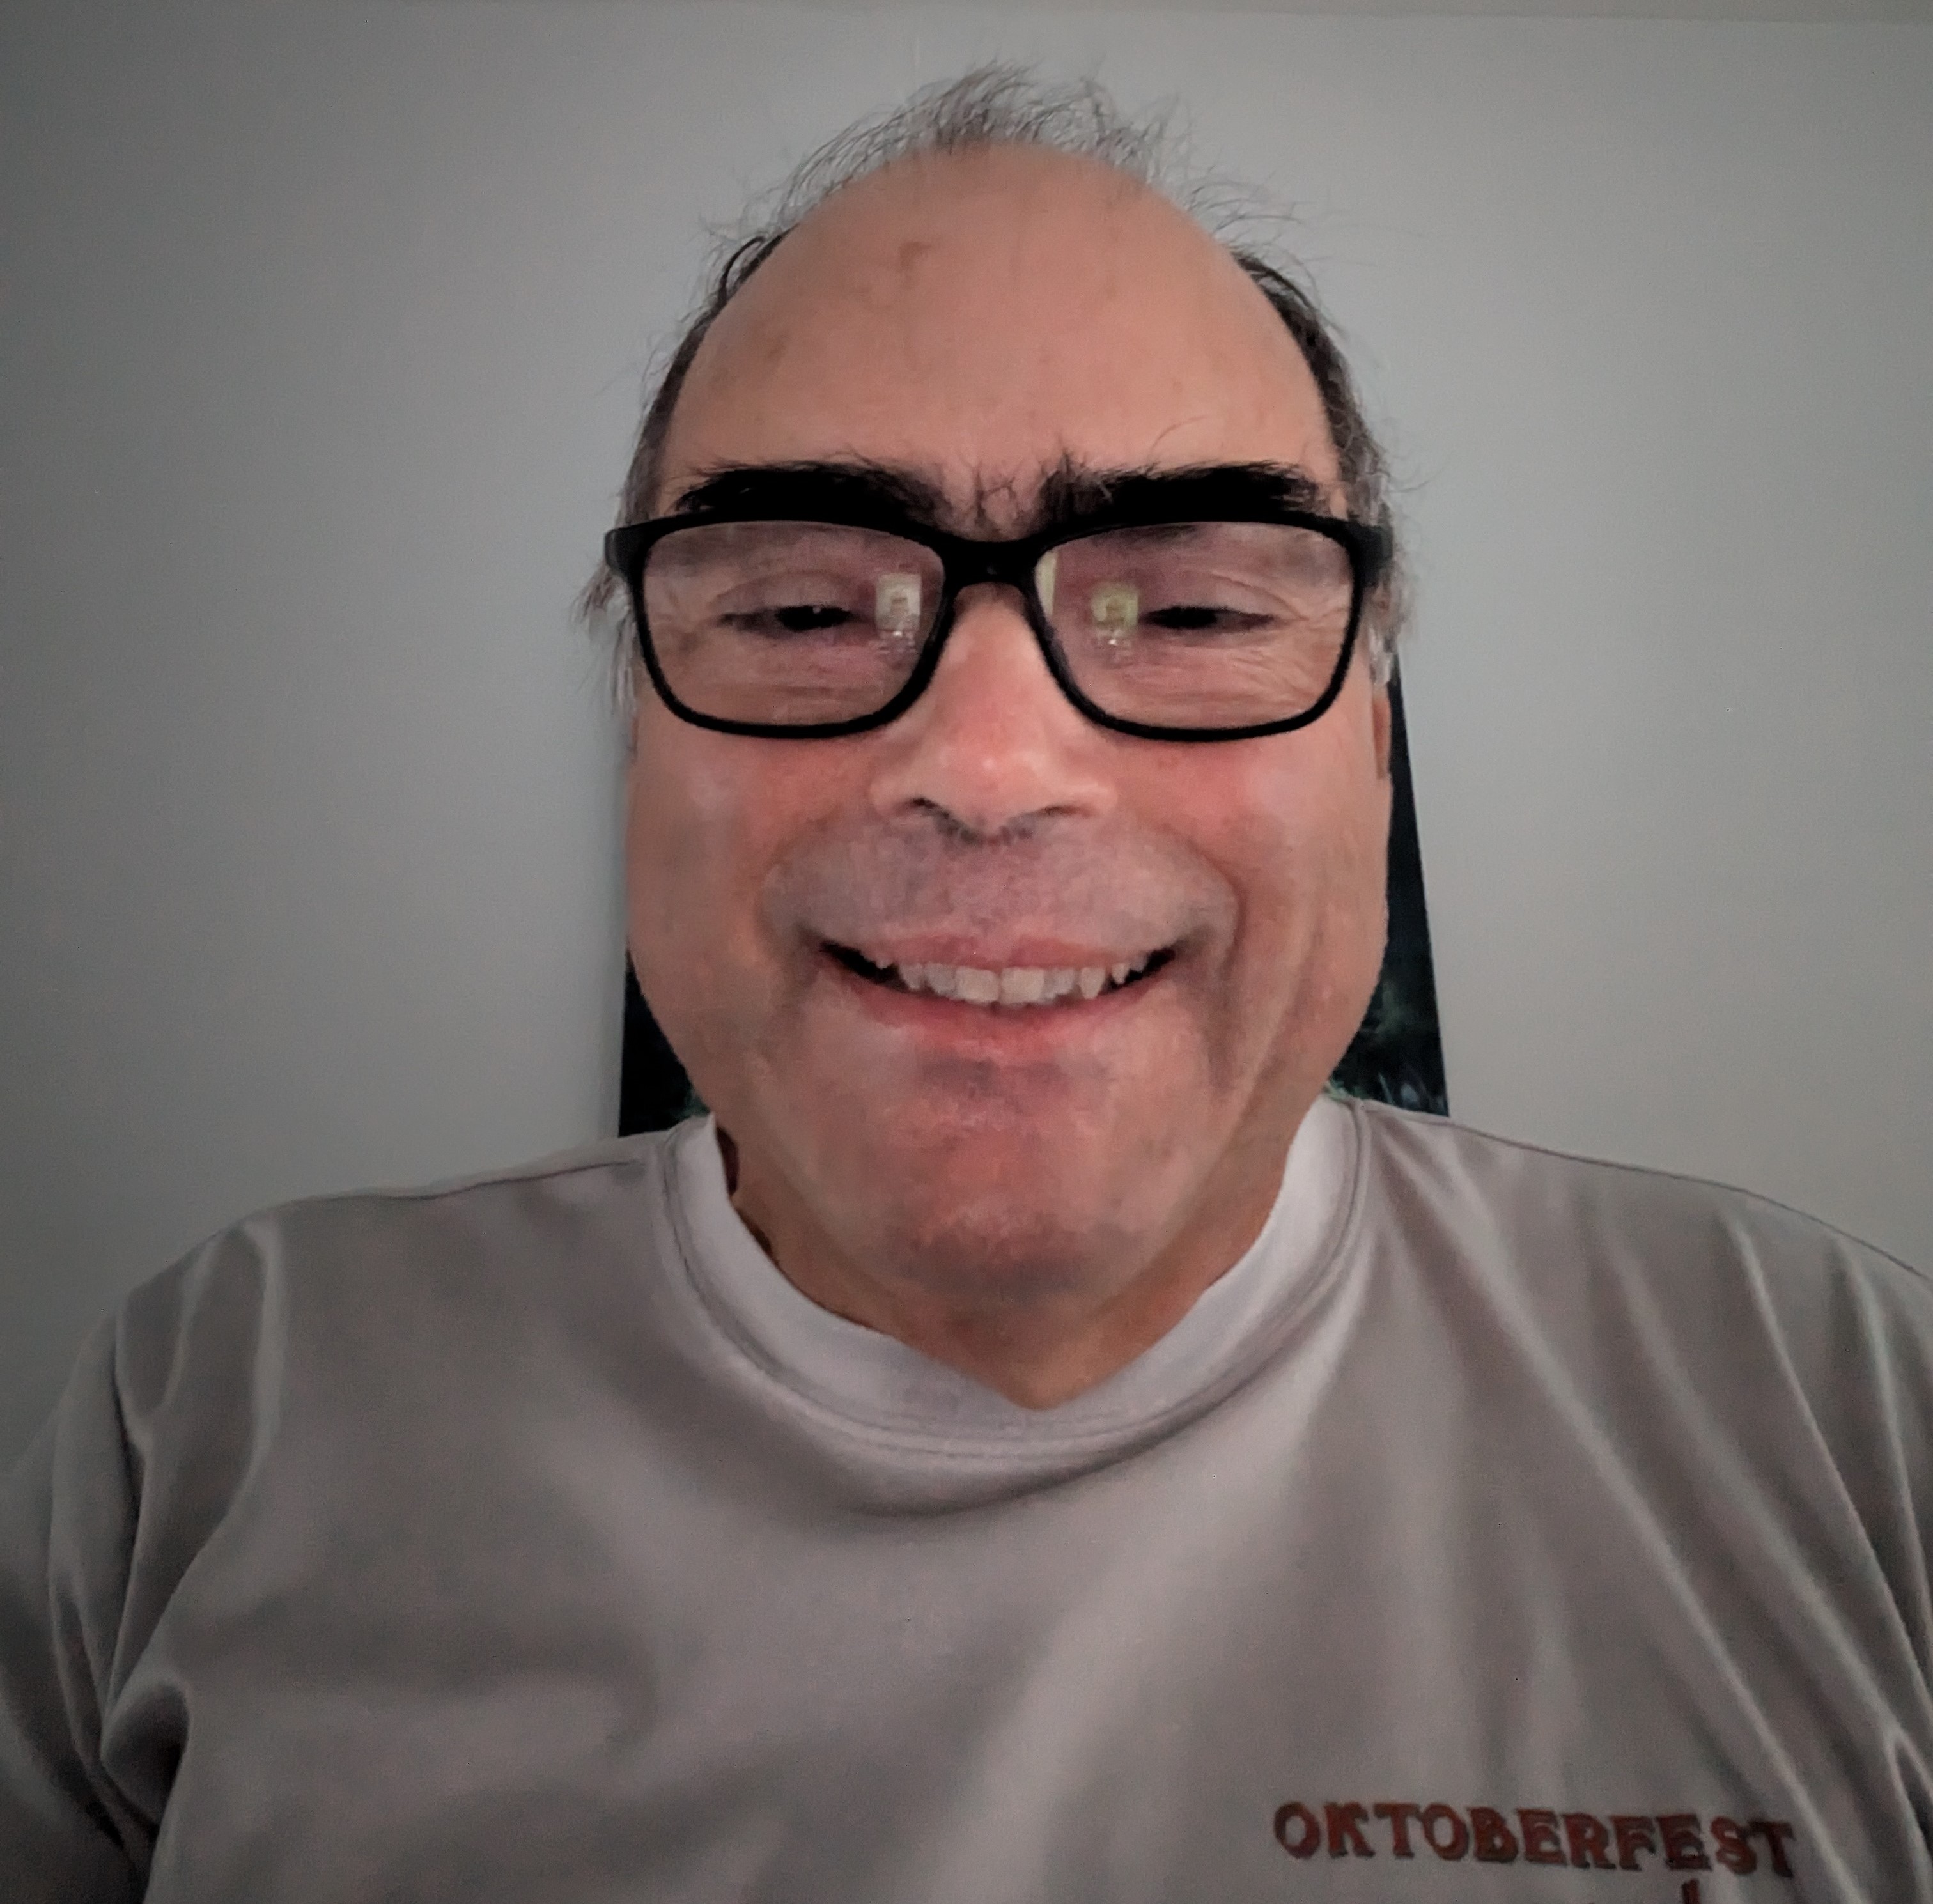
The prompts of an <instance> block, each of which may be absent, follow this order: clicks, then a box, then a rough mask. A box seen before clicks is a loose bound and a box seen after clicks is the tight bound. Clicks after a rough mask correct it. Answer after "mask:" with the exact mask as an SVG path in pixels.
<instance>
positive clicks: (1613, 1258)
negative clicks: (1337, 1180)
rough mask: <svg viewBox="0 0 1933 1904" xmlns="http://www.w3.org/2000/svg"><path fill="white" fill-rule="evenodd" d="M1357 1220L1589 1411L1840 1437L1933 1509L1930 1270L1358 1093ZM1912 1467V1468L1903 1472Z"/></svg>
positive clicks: (1637, 1423)
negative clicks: (1368, 1100)
mask: <svg viewBox="0 0 1933 1904" xmlns="http://www.w3.org/2000/svg"><path fill="white" fill-rule="evenodd" d="M1355 1109H1356V1115H1357V1126H1358V1129H1359V1131H1360V1133H1361V1150H1362V1164H1361V1169H1360V1176H1359V1182H1358V1188H1357V1198H1358V1209H1359V1223H1360V1233H1361V1234H1362V1235H1363V1236H1364V1237H1365V1238H1366V1239H1367V1240H1368V1242H1369V1245H1370V1246H1371V1248H1372V1249H1373V1250H1374V1251H1375V1252H1376V1253H1377V1254H1378V1257H1379V1258H1380V1259H1381V1260H1383V1261H1384V1263H1385V1264H1386V1265H1387V1271H1388V1274H1389V1275H1390V1278H1392V1279H1393V1281H1396V1282H1397V1283H1399V1284H1401V1285H1402V1286H1403V1287H1405V1289H1406V1290H1408V1291H1409V1292H1411V1293H1410V1294H1409V1296H1408V1297H1407V1298H1406V1300H1408V1301H1410V1302H1414V1301H1415V1300H1416V1299H1417V1296H1416V1292H1417V1291H1419V1290H1420V1291H1421V1292H1422V1293H1423V1295H1422V1299H1423V1301H1425V1302H1428V1303H1430V1304H1431V1305H1433V1306H1434V1307H1435V1308H1437V1309H1438V1310H1439V1311H1441V1312H1443V1313H1445V1314H1449V1315H1450V1316H1451V1317H1454V1323H1455V1326H1457V1327H1458V1328H1460V1329H1464V1330H1466V1331H1467V1332H1469V1335H1470V1338H1471V1339H1472V1341H1478V1340H1481V1341H1484V1342H1487V1343H1490V1344H1508V1348H1507V1349H1505V1350H1503V1351H1502V1352H1501V1353H1503V1354H1505V1356H1507V1357H1508V1359H1511V1360H1512V1361H1513V1362H1515V1363H1517V1364H1518V1365H1529V1364H1532V1363H1535V1364H1536V1365H1539V1366H1541V1367H1542V1368H1544V1370H1546V1371H1547V1374H1548V1375H1549V1377H1550V1379H1551V1380H1553V1381H1561V1382H1562V1383H1563V1384H1564V1385H1565V1387H1566V1388H1567V1389H1568V1391H1569V1392H1571V1393H1572V1394H1573V1395H1574V1396H1575V1397H1576V1398H1577V1399H1578V1400H1579V1401H1580V1404H1582V1405H1583V1406H1584V1407H1586V1408H1587V1409H1588V1410H1589V1411H1590V1412H1591V1413H1592V1415H1593V1416H1595V1417H1596V1418H1597V1419H1601V1420H1604V1421H1607V1422H1608V1421H1613V1420H1615V1421H1620V1422H1624V1423H1625V1425H1627V1427H1628V1428H1629V1429H1630V1430H1631V1432H1633V1433H1644V1432H1649V1431H1650V1427H1651V1426H1652V1425H1662V1424H1663V1423H1664V1422H1667V1421H1669V1422H1675V1423H1677V1424H1678V1425H1679V1427H1680V1428H1681V1429H1682V1431H1683V1432H1684V1433H1685V1434H1691V1435H1694V1436H1695V1438H1696V1439H1697V1440H1698V1441H1699V1442H1700V1443H1702V1444H1703V1445H1704V1446H1707V1447H1709V1446H1712V1445H1714V1444H1715V1443H1717V1442H1718V1441H1721V1440H1723V1441H1730V1442H1731V1443H1733V1444H1734V1445H1736V1446H1737V1447H1738V1449H1739V1452H1740V1455H1741V1458H1742V1460H1743V1461H1745V1463H1746V1464H1748V1465H1749V1464H1754V1463H1756V1462H1757V1461H1760V1460H1761V1459H1762V1458H1770V1451H1771V1449H1772V1448H1773V1447H1774V1446H1778V1445H1783V1446H1784V1447H1785V1448H1787V1449H1788V1450H1790V1449H1792V1448H1793V1447H1794V1446H1796V1445H1798V1444H1799V1443H1806V1444H1808V1445H1813V1446H1818V1447H1820V1449H1827V1450H1829V1451H1830V1452H1831V1455H1832V1458H1833V1460H1834V1461H1835V1463H1836V1464H1837V1466H1838V1469H1839V1470H1840V1472H1841V1474H1842V1475H1844V1476H1847V1477H1849V1479H1848V1485H1850V1487H1851V1488H1852V1491H1853V1492H1854V1493H1855V1494H1859V1493H1862V1492H1864V1491H1868V1490H1869V1489H1870V1488H1874V1487H1876V1486H1877V1485H1880V1479H1879V1477H1880V1472H1881V1470H1886V1471H1887V1472H1888V1473H1889V1474H1890V1475H1891V1476H1892V1477H1893V1478H1894V1479H1898V1480H1901V1482H1903V1483H1904V1485H1905V1488H1906V1489H1907V1491H1910V1492H1911V1493H1913V1494H1916V1495H1917V1496H1918V1497H1919V1499H1920V1500H1922V1501H1923V1502H1925V1503H1928V1506H1929V1507H1933V1283H1929V1281H1928V1278H1926V1277H1925V1275H1922V1274H1921V1273H1920V1272H1919V1271H1917V1270H1916V1269H1912V1268H1910V1267H1908V1266H1907V1265H1906V1264H1904V1263H1901V1262H1899V1261H1898V1260H1895V1258H1894V1257H1891V1256H1889V1255H1887V1254H1886V1253H1885V1252H1883V1251H1880V1250H1878V1249H1876V1248H1873V1247H1872V1246H1871V1245H1869V1244H1867V1243H1864V1242H1861V1241H1859V1239H1857V1238H1856V1237H1853V1236H1847V1235H1846V1234H1845V1233H1843V1232H1842V1231H1840V1230H1835V1229H1834V1228H1832V1227H1831V1226H1830V1225H1829V1224H1825V1223H1822V1222H1820V1221H1818V1220H1817V1218H1813V1217H1811V1216H1808V1215H1805V1214H1804V1213H1802V1212H1799V1211H1797V1210H1793V1209H1788V1208H1787V1207H1786V1206H1784V1205H1783V1204H1781V1203H1776V1202H1775V1201H1773V1200H1772V1199H1771V1198H1769V1197H1761V1196H1757V1195H1755V1194H1752V1193H1751V1192H1749V1191H1742V1190H1736V1189H1733V1188H1729V1187H1727V1186H1726V1185H1721V1184H1716V1183H1711V1182H1705V1181H1703V1180H1702V1179H1697V1178H1694V1177H1688V1176H1674V1175H1672V1174H1670V1173H1667V1172H1665V1171H1661V1170H1645V1169H1640V1168H1636V1167H1631V1166H1628V1165H1624V1164H1613V1163H1607V1162H1604V1161H1599V1160H1597V1159H1594V1158H1583V1157H1575V1156H1570V1155H1565V1154H1563V1153H1562V1152H1553V1151H1550V1150H1546V1149H1539V1148H1538V1146H1535V1145H1532V1144H1527V1143H1519V1142H1516V1141H1514V1140H1510V1139H1507V1138H1502V1137H1493V1136H1489V1135H1487V1134H1484V1133H1482V1132H1481V1131H1472V1130H1469V1129H1467V1128H1464V1127H1463V1126H1461V1125H1457V1124H1454V1123H1451V1122H1448V1121H1447V1120H1445V1119H1440V1118H1432V1117H1428V1116H1420V1115H1418V1114H1417V1113H1408V1112H1403V1111H1398V1110H1391V1109H1390V1108H1388V1107H1384V1106H1381V1105H1375V1104H1362V1105H1359V1106H1357V1107H1355ZM1909 1470H1910V1473H1908V1471H1909Z"/></svg>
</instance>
